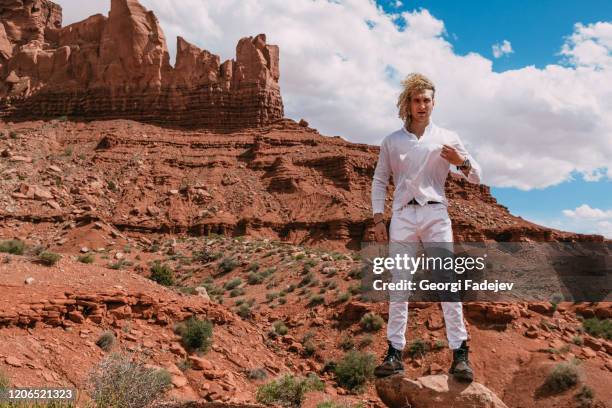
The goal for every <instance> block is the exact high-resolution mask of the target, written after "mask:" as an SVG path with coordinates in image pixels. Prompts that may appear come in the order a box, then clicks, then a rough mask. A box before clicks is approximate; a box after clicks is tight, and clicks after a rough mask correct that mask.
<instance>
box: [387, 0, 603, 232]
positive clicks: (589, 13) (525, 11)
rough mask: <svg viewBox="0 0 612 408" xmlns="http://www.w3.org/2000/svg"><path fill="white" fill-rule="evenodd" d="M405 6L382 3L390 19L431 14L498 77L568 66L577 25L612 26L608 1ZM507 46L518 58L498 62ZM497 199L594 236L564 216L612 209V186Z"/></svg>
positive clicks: (499, 192)
mask: <svg viewBox="0 0 612 408" xmlns="http://www.w3.org/2000/svg"><path fill="white" fill-rule="evenodd" d="M401 3H402V4H401V5H399V7H398V3H397V1H388V0H379V1H378V4H380V5H381V6H382V7H383V9H384V10H385V11H386V12H389V13H397V12H402V11H414V10H419V9H427V10H428V11H429V12H430V13H431V14H432V15H433V16H434V17H436V18H438V19H440V20H442V21H444V26H445V29H446V34H445V38H446V40H447V41H449V42H450V43H451V44H452V46H453V48H454V50H455V52H456V53H457V54H460V55H465V54H467V53H470V52H477V53H479V54H481V55H483V56H485V57H488V58H490V59H492V61H493V70H494V71H495V72H503V71H506V70H513V69H520V68H523V67H525V66H529V65H534V66H536V67H538V68H544V67H545V66H546V65H548V64H559V63H563V61H564V59H563V57H562V56H561V55H559V51H560V49H561V47H562V45H563V44H564V41H565V38H566V37H567V36H569V35H570V34H571V33H572V31H573V27H574V24H575V23H583V24H584V25H588V24H591V23H596V22H599V21H612V1H609V0H590V1H580V2H579V1H552V0H538V1H527V0H520V1H502V0H486V1H485V0H470V1H439V0H438V1H435V0H404V1H401ZM503 40H507V41H509V42H510V44H511V46H512V50H513V52H512V53H508V54H505V55H502V56H501V57H499V58H495V57H494V56H493V51H492V44H495V43H502V41H503ZM611 114H612V113H611ZM578 143H579V141H578ZM492 194H493V195H494V196H495V197H496V198H497V200H498V201H499V202H500V203H502V204H503V205H505V206H507V207H508V208H509V209H510V211H511V212H512V213H514V214H516V215H520V216H522V217H523V218H526V219H528V220H531V221H534V222H539V223H543V224H547V225H549V226H553V227H558V228H571V227H573V228H574V229H575V230H581V231H582V232H593V228H592V225H590V224H587V225H577V224H576V223H573V224H572V223H569V225H568V223H567V220H566V218H567V217H565V216H564V214H563V211H564V210H568V209H572V210H573V209H576V208H577V207H580V206H582V205H584V204H587V205H589V206H590V207H592V208H599V209H603V210H610V209H612V182H611V181H610V180H609V179H608V180H603V181H597V182H588V181H585V180H584V179H583V177H582V175H580V174H578V173H573V174H572V180H570V181H565V182H562V183H560V184H557V185H555V186H551V187H547V188H543V189H538V188H534V189H530V190H527V191H524V190H519V189H517V188H499V187H493V188H492ZM611 238H612V237H611Z"/></svg>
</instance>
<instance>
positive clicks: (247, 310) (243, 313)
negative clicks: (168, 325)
mask: <svg viewBox="0 0 612 408" xmlns="http://www.w3.org/2000/svg"><path fill="white" fill-rule="evenodd" d="M236 313H237V314H238V316H240V317H242V318H243V319H250V318H251V317H253V312H251V305H249V304H248V303H242V304H241V305H240V306H238V309H236Z"/></svg>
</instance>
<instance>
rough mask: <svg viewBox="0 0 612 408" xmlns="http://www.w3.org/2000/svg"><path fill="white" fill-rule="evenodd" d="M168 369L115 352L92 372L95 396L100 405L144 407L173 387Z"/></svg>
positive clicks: (95, 400)
mask: <svg viewBox="0 0 612 408" xmlns="http://www.w3.org/2000/svg"><path fill="white" fill-rule="evenodd" d="M170 381H171V376H170V373H168V371H166V370H163V369H161V370H160V369H154V368H149V367H147V366H146V365H145V364H144V362H142V361H139V360H136V361H135V360H133V359H131V358H130V357H129V356H126V355H121V354H111V355H110V356H108V357H106V358H105V359H104V360H102V361H101V362H100V363H99V364H98V365H97V366H96V367H95V368H94V371H93V372H92V373H91V375H90V378H89V382H90V384H91V388H92V391H91V399H92V400H93V402H94V403H95V405H96V406H97V407H105V408H144V407H147V406H150V404H151V403H152V402H154V401H156V400H157V399H159V398H160V397H162V396H163V394H164V392H165V391H166V390H167V389H168V388H169V387H170Z"/></svg>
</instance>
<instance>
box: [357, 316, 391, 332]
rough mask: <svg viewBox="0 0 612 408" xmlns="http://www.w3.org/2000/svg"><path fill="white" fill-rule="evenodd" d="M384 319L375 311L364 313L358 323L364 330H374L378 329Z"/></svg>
mask: <svg viewBox="0 0 612 408" xmlns="http://www.w3.org/2000/svg"><path fill="white" fill-rule="evenodd" d="M384 324H385V321H384V320H383V318H382V317H380V316H379V315H377V314H376V313H366V314H365V315H363V317H362V318H361V320H360V321H359V325H360V326H361V328H362V329H363V330H365V331H369V332H374V331H378V330H380V329H381V328H382V327H383V325H384Z"/></svg>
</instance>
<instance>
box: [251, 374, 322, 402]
mask: <svg viewBox="0 0 612 408" xmlns="http://www.w3.org/2000/svg"><path fill="white" fill-rule="evenodd" d="M323 389H325V384H324V383H323V382H322V381H321V380H320V379H319V378H318V377H317V376H316V375H309V376H308V377H306V378H304V377H296V376H294V375H290V374H287V375H284V376H282V377H281V378H279V379H276V380H272V381H270V382H269V383H267V384H264V385H262V386H261V387H259V388H258V389H257V394H256V399H257V402H260V403H262V404H265V405H273V404H278V405H281V406H283V407H299V406H300V405H301V404H302V401H304V395H305V394H306V393H307V392H309V391H323Z"/></svg>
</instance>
